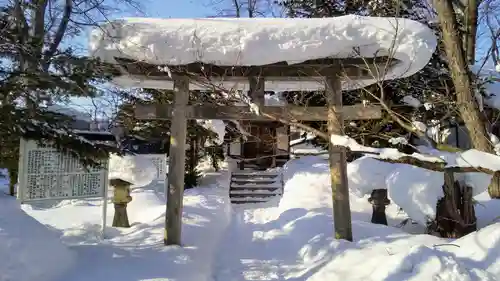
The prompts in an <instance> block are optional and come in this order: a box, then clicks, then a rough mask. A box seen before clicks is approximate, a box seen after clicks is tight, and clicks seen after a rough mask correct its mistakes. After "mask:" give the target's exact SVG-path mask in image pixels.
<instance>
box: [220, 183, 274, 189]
mask: <svg viewBox="0 0 500 281" xmlns="http://www.w3.org/2000/svg"><path fill="white" fill-rule="evenodd" d="M229 187H230V188H231V189H247V188H248V189H270V188H280V187H281V183H273V184H262V183H247V184H236V183H231V185H230V186H229Z"/></svg>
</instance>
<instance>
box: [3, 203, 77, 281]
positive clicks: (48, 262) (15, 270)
mask: <svg viewBox="0 0 500 281" xmlns="http://www.w3.org/2000/svg"><path fill="white" fill-rule="evenodd" d="M0 257H2V261H1V262H0V281H33V280H37V281H52V280H55V279H56V278H58V277H60V276H62V274H64V273H65V272H66V271H67V270H69V269H70V268H72V267H73V266H74V265H75V256H74V253H73V252H71V251H70V250H69V249H68V248H66V247H65V246H64V245H63V244H62V242H61V241H60V240H59V238H58V237H57V234H56V233H55V232H53V231H51V230H50V229H48V228H47V227H46V226H44V225H42V224H40V223H39V222H37V221H36V220H35V219H33V218H31V217H30V216H28V215H27V214H26V213H24V212H23V211H22V210H21V208H20V206H19V204H18V202H16V200H14V199H12V198H11V197H9V198H7V197H6V196H2V195H0Z"/></svg>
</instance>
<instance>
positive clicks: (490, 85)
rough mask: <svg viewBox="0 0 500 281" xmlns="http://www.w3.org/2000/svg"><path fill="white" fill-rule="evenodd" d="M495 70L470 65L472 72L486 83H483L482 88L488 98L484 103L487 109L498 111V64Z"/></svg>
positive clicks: (499, 104) (499, 82)
mask: <svg viewBox="0 0 500 281" xmlns="http://www.w3.org/2000/svg"><path fill="white" fill-rule="evenodd" d="M496 68H497V69H493V68H492V67H489V66H482V65H479V64H474V65H471V70H472V72H474V73H475V74H476V75H477V76H479V78H480V79H482V80H484V81H486V82H485V83H483V87H484V91H485V92H486V94H487V95H488V96H487V98H485V99H484V102H485V103H486V105H488V106H489V107H492V108H496V109H500V64H499V65H498V66H497V67H496Z"/></svg>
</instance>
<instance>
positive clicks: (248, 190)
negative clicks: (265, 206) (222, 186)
mask: <svg viewBox="0 0 500 281" xmlns="http://www.w3.org/2000/svg"><path fill="white" fill-rule="evenodd" d="M282 194H283V178H282V175H281V173H279V172H269V171H251V170H240V171H236V172H232V173H231V182H230V185H229V198H230V199H231V203H233V204H248V203H263V202H268V201H270V200H271V199H273V198H274V197H276V196H281V195H282Z"/></svg>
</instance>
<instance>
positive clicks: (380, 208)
mask: <svg viewBox="0 0 500 281" xmlns="http://www.w3.org/2000/svg"><path fill="white" fill-rule="evenodd" d="M368 202H370V204H372V206H373V213H372V220H371V222H372V223H376V224H384V225H387V217H386V215H385V206H387V205H389V204H390V203H391V201H390V200H389V199H388V198H387V189H375V190H373V191H372V194H371V196H370V198H368Z"/></svg>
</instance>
